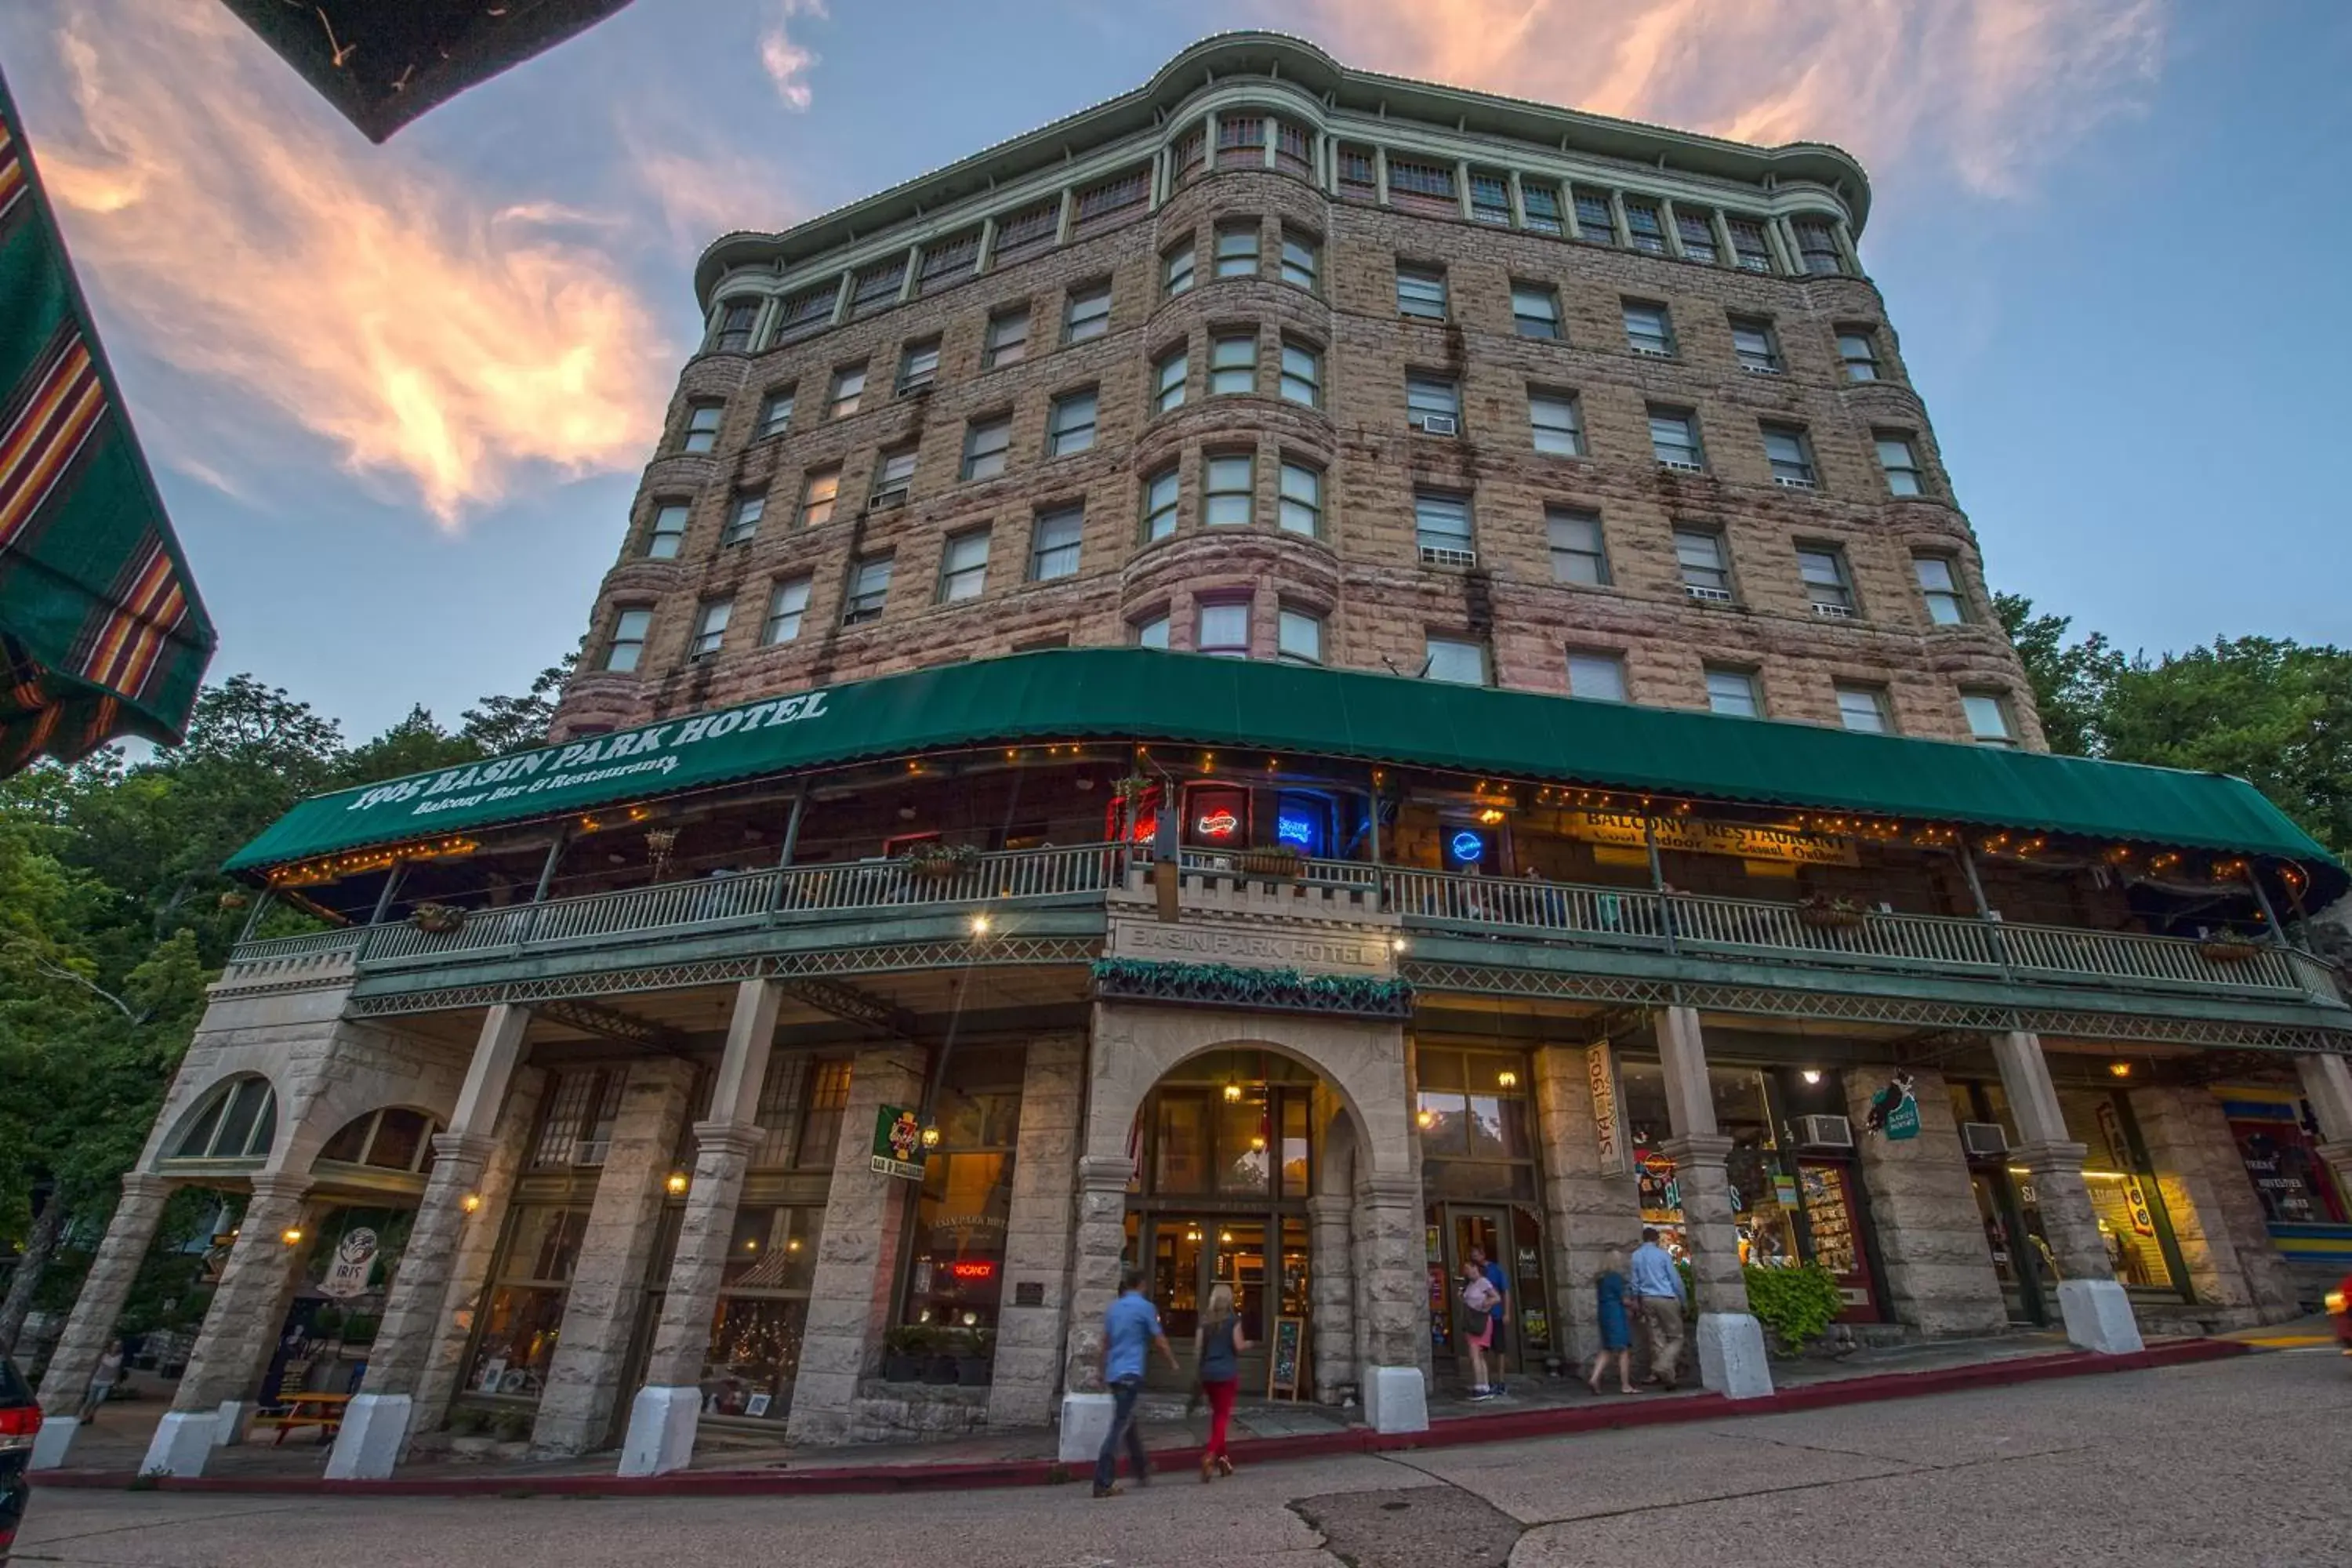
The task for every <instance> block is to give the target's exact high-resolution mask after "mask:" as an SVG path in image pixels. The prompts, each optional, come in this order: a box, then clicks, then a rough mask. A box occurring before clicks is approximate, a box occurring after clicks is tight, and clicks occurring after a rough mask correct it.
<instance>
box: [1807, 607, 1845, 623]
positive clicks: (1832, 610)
mask: <svg viewBox="0 0 2352 1568" xmlns="http://www.w3.org/2000/svg"><path fill="white" fill-rule="evenodd" d="M1813 614H1815V615H1817V616H1821V618H1822V619H1823V620H1825V621H1850V620H1852V619H1853V605H1824V604H1820V603H1816V604H1815V605H1813Z"/></svg>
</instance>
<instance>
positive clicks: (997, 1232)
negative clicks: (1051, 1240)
mask: <svg viewBox="0 0 2352 1568" xmlns="http://www.w3.org/2000/svg"><path fill="white" fill-rule="evenodd" d="M1024 1055H1025V1053H1024V1052H1023V1051H1022V1050H1020V1049H1019V1048H1017V1047H1015V1048H1013V1049H1003V1050H970V1051H963V1052H960V1053H957V1054H955V1055H951V1056H950V1057H949V1058H948V1069H947V1081H946V1083H945V1084H944V1085H943V1086H942V1087H941V1089H940V1098H939V1104H938V1108H937V1110H936V1112H935V1114H934V1117H933V1124H934V1125H935V1126H936V1127H937V1128H938V1129H939V1132H940V1142H939V1146H938V1147H937V1148H936V1149H934V1150H933V1151H932V1152H931V1153H930V1155H929V1158H927V1159H926V1160H925V1161H924V1162H923V1186H922V1192H921V1194H919V1196H918V1197H917V1199H916V1202H915V1247H914V1256H913V1262H912V1267H911V1268H910V1269H909V1271H908V1279H907V1300H906V1306H905V1310H904V1311H903V1312H902V1314H901V1318H900V1321H904V1322H910V1323H944V1324H947V1325H950V1326H951V1327H960V1328H970V1329H983V1330H992V1329H994V1328H995V1327H996V1312H997V1307H998V1305H999V1302H1000V1300H1001V1299H1002V1297H1003V1290H1004V1235H1005V1226H1006V1221H1007V1220H1008V1219H1009V1217H1010V1216H1011V1214H1012V1207H1013V1148H1014V1145H1015V1144H1017V1143H1018V1142H1020V1138H1021V1074H1022V1067H1023V1062H1024Z"/></svg>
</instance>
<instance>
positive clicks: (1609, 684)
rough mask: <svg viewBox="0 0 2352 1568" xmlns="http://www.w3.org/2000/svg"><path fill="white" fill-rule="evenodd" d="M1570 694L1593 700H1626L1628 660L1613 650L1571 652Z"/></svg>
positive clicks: (1569, 664)
mask: <svg viewBox="0 0 2352 1568" xmlns="http://www.w3.org/2000/svg"><path fill="white" fill-rule="evenodd" d="M1568 694H1569V695H1570V697H1581V698H1583V699H1585V700H1587V701H1591V702H1622V701H1624V700H1626V691H1625V661H1624V660H1623V659H1622V658H1618V657H1617V656H1616V655H1615V654H1610V653H1572V654H1570V655H1569V656H1568Z"/></svg>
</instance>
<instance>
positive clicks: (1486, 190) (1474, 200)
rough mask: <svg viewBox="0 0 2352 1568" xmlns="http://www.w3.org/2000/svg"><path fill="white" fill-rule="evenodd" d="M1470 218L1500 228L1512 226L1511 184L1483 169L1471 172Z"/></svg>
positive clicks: (1507, 180)
mask: <svg viewBox="0 0 2352 1568" xmlns="http://www.w3.org/2000/svg"><path fill="white" fill-rule="evenodd" d="M1470 216H1471V217H1472V218H1473V219H1475V221H1477V222H1479V223H1491V224H1493V225H1495V226H1496V227H1498V228H1508V227H1510V226H1511V182H1510V181H1509V179H1508V178H1507V177H1506V176H1504V175H1501V174H1490V173H1488V172H1487V171H1486V170H1483V169H1473V170H1471V171H1470Z"/></svg>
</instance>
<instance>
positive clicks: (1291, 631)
mask: <svg viewBox="0 0 2352 1568" xmlns="http://www.w3.org/2000/svg"><path fill="white" fill-rule="evenodd" d="M1278 637H1279V647H1280V651H1281V653H1282V657H1283V658H1288V659H1296V660H1297V661H1299V662H1301V663H1304V664H1320V663H1322V662H1323V619H1322V617H1321V616H1310V615H1308V614H1307V613H1306V612H1305V611H1303V610H1284V611H1283V612H1282V613H1281V616H1280V619H1279V622H1278Z"/></svg>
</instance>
